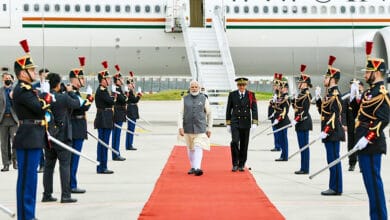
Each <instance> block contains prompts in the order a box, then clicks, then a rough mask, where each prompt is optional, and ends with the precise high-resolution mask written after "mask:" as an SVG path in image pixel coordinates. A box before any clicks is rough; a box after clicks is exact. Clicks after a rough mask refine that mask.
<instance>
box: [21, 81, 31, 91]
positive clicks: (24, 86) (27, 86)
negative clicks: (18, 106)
mask: <svg viewBox="0 0 390 220" xmlns="http://www.w3.org/2000/svg"><path fill="white" fill-rule="evenodd" d="M20 88H22V89H25V90H31V89H32V86H31V85H29V84H26V83H23V82H22V83H20Z"/></svg>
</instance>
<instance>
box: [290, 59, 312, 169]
mask: <svg viewBox="0 0 390 220" xmlns="http://www.w3.org/2000/svg"><path fill="white" fill-rule="evenodd" d="M305 69H306V65H303V64H302V65H301V76H300V77H299V80H298V89H299V90H300V93H299V94H298V96H297V97H295V98H294V99H293V100H292V105H293V108H294V120H292V121H291V125H292V126H294V125H295V131H296V132H297V137H298V145H299V148H302V147H304V146H306V145H307V144H309V131H311V130H313V122H312V120H311V116H310V112H309V110H310V102H311V94H310V91H309V88H311V87H312V85H311V79H310V76H309V75H307V74H306V73H305ZM309 167H310V151H309V148H307V149H306V150H304V151H302V152H301V168H300V169H299V170H298V171H295V174H308V173H309Z"/></svg>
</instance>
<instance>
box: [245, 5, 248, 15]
mask: <svg viewBox="0 0 390 220" xmlns="http://www.w3.org/2000/svg"><path fill="white" fill-rule="evenodd" d="M244 12H245V13H246V14H248V13H249V7H248V6H244Z"/></svg>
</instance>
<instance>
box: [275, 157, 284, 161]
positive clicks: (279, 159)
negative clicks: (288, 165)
mask: <svg viewBox="0 0 390 220" xmlns="http://www.w3.org/2000/svg"><path fill="white" fill-rule="evenodd" d="M275 161H287V160H286V159H283V158H278V159H275Z"/></svg>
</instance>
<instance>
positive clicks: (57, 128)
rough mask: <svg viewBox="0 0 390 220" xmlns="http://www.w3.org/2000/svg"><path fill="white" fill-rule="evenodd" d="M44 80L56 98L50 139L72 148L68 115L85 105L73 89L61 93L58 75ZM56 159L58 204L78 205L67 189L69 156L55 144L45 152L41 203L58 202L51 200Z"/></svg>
mask: <svg viewBox="0 0 390 220" xmlns="http://www.w3.org/2000/svg"><path fill="white" fill-rule="evenodd" d="M46 79H48V80H49V84H50V90H51V93H52V94H53V95H54V96H55V100H56V101H55V102H53V103H52V105H51V107H50V109H51V112H52V115H53V118H51V119H50V120H51V121H50V123H49V132H50V135H52V136H53V137H55V138H56V139H58V140H59V141H61V142H62V143H64V144H66V145H72V123H71V121H70V117H71V112H72V110H73V109H77V108H80V107H81V106H82V105H83V104H84V101H82V100H81V98H80V99H79V98H78V97H77V96H76V95H75V94H74V93H73V92H72V90H73V88H72V86H71V85H68V86H65V88H66V91H61V77H60V75H59V74H57V73H49V74H48V75H47V77H46ZM67 92H68V93H67ZM57 159H58V161H59V164H60V180H61V203H72V202H77V199H74V198H72V197H71V189H70V185H69V183H70V161H71V152H70V151H67V150H65V149H63V148H62V147H60V146H58V145H57V144H55V143H52V144H51V148H46V149H45V172H44V173H43V188H44V191H43V197H42V202H53V201H56V200H57V199H56V198H54V197H53V196H52V193H53V173H54V168H55V165H56V162H57Z"/></svg>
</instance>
